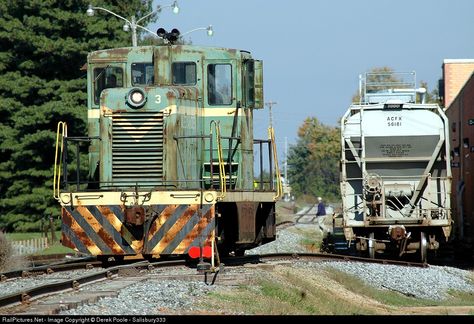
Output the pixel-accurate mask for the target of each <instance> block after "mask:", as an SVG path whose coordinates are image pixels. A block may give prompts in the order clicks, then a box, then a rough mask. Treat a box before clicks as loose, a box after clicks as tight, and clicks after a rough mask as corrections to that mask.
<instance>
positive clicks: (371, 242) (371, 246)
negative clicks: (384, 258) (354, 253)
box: [369, 232, 375, 259]
mask: <svg viewBox="0 0 474 324" xmlns="http://www.w3.org/2000/svg"><path fill="white" fill-rule="evenodd" d="M374 238H375V235H374V232H372V233H370V234H369V258H371V259H375V241H374Z"/></svg>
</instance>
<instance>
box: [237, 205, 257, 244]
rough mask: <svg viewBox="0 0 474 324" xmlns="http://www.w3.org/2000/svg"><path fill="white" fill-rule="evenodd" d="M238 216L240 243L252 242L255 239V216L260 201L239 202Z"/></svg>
mask: <svg viewBox="0 0 474 324" xmlns="http://www.w3.org/2000/svg"><path fill="white" fill-rule="evenodd" d="M236 205H237V217H238V223H239V226H238V229H239V240H238V241H239V243H252V242H253V241H254V240H255V217H256V213H257V208H258V203H256V202H238V203H236Z"/></svg>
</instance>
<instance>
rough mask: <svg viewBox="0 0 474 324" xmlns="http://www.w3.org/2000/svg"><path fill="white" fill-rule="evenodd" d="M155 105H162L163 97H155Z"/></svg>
mask: <svg viewBox="0 0 474 324" xmlns="http://www.w3.org/2000/svg"><path fill="white" fill-rule="evenodd" d="M155 103H157V104H160V103H161V95H155Z"/></svg>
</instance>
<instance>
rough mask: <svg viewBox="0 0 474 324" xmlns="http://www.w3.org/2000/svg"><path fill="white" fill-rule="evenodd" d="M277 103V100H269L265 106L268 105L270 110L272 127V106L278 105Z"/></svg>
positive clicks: (271, 124) (271, 125)
mask: <svg viewBox="0 0 474 324" xmlns="http://www.w3.org/2000/svg"><path fill="white" fill-rule="evenodd" d="M276 104H277V103H276V102H275V101H269V102H266V103H265V106H267V107H268V109H269V111H270V127H273V121H272V107H273V105H276Z"/></svg>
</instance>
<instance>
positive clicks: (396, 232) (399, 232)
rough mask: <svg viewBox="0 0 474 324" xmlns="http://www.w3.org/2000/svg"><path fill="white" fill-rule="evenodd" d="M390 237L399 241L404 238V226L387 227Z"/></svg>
mask: <svg viewBox="0 0 474 324" xmlns="http://www.w3.org/2000/svg"><path fill="white" fill-rule="evenodd" d="M389 231H390V237H391V238H392V239H393V240H395V241H400V240H402V239H404V238H406V234H407V232H406V230H405V227H404V226H391V227H390V228H389Z"/></svg>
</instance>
